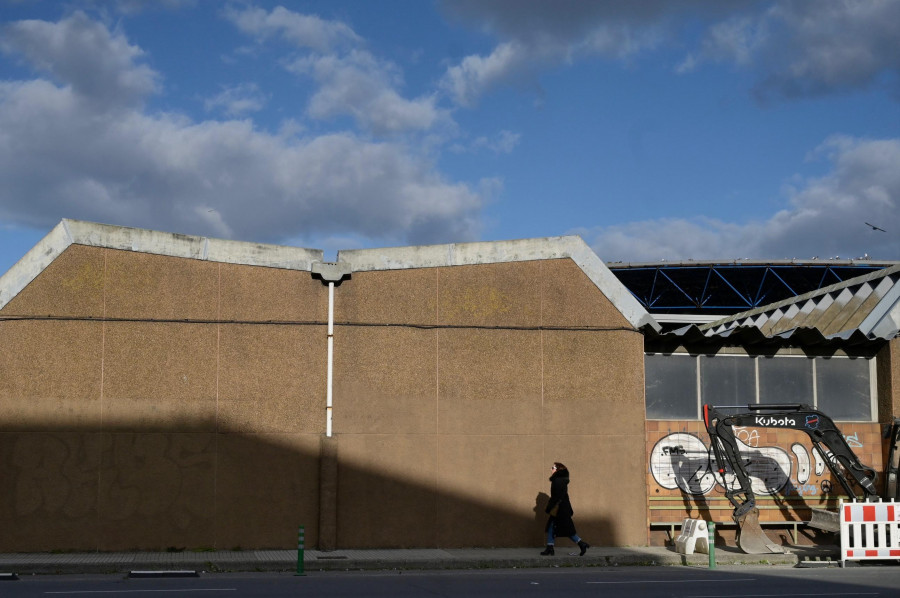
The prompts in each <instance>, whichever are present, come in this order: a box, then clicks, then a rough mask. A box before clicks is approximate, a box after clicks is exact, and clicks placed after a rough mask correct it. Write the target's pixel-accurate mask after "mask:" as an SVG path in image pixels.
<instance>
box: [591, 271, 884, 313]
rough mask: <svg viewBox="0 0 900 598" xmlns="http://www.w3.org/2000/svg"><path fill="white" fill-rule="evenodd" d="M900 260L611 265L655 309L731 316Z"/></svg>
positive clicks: (636, 296)
mask: <svg viewBox="0 0 900 598" xmlns="http://www.w3.org/2000/svg"><path fill="white" fill-rule="evenodd" d="M897 264H900V262H888V261H874V260H838V259H833V260H775V261H756V260H753V261H751V260H734V261H709V262H695V261H686V262H658V263H638V264H632V263H615V262H613V263H607V266H608V267H609V269H610V270H611V271H612V272H613V274H615V275H616V277H617V278H618V279H619V280H620V281H621V282H622V284H624V285H625V287H626V288H627V289H628V290H629V291H630V292H631V293H632V295H634V297H635V298H636V299H637V300H638V301H639V302H640V303H641V305H642V306H643V307H644V308H645V309H646V310H647V311H648V312H650V313H651V314H653V315H663V314H683V315H697V316H721V317H725V316H729V315H732V314H735V313H739V312H743V311H747V310H752V309H757V308H760V307H762V306H765V305H769V304H772V303H776V302H778V301H783V300H786V299H789V298H791V297H796V296H798V295H804V294H806V293H810V292H813V291H817V290H819V289H823V288H825V287H828V286H830V285H834V284H840V283H842V282H845V281H847V280H850V279H852V278H856V277H859V276H863V275H865V274H869V273H872V272H877V271H879V270H882V269H884V268H888V267H891V266H894V265H897Z"/></svg>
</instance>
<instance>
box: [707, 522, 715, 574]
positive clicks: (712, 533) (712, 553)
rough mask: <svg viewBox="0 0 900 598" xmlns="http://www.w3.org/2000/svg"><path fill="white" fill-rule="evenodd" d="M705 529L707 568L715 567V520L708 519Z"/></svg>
mask: <svg viewBox="0 0 900 598" xmlns="http://www.w3.org/2000/svg"><path fill="white" fill-rule="evenodd" d="M706 529H707V530H709V540H708V542H709V568H710V569H715V568H716V522H715V521H710V522H709V523H708V524H707V526H706Z"/></svg>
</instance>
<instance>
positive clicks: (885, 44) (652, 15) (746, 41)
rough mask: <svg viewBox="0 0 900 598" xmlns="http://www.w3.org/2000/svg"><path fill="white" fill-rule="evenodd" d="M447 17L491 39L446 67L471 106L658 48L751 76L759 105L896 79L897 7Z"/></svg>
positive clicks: (528, 7) (607, 5)
mask: <svg viewBox="0 0 900 598" xmlns="http://www.w3.org/2000/svg"><path fill="white" fill-rule="evenodd" d="M442 5H443V6H444V7H445V10H446V12H447V13H448V14H449V15H451V16H453V17H456V18H458V19H460V20H461V21H463V22H465V23H468V24H473V25H476V26H477V27H479V28H481V29H482V30H484V31H486V32H488V33H490V34H492V35H494V36H496V38H497V40H498V43H497V45H496V46H495V48H494V49H493V51H491V52H489V53H487V54H485V55H472V56H467V57H465V58H463V59H462V60H461V61H460V62H459V63H458V64H456V65H452V66H450V67H449V68H448V69H447V72H446V74H445V75H444V80H443V83H442V84H443V88H444V89H445V90H446V91H447V92H448V93H449V95H450V97H452V98H453V99H454V100H455V101H456V102H457V103H458V104H460V105H463V106H471V105H473V104H474V103H475V102H476V101H477V99H478V98H479V97H480V96H481V95H482V94H484V93H486V92H488V91H490V90H491V89H493V88H495V87H497V86H499V85H509V84H518V83H519V82H521V80H522V79H526V78H530V79H532V80H536V79H537V76H538V75H539V74H540V72H541V71H543V70H545V69H548V68H554V67H557V66H558V65H560V64H563V63H565V62H567V61H571V60H578V59H584V58H588V57H593V56H598V57H602V58H606V59H611V60H633V59H635V58H636V57H640V56H642V55H644V54H646V53H648V52H650V51H652V50H655V49H657V48H659V47H661V46H663V45H669V46H671V47H684V46H687V47H688V48H691V46H692V45H694V41H693V39H692V33H691V32H692V31H694V30H699V31H700V32H701V41H700V43H699V45H698V46H697V47H696V48H691V49H689V50H688V51H687V54H686V56H685V58H684V59H683V60H682V62H681V63H680V64H679V65H677V67H676V70H677V71H678V72H681V73H688V72H691V71H693V70H696V69H698V68H699V67H700V66H702V65H703V64H705V63H710V62H716V63H729V64H735V65H737V66H738V67H741V68H746V69H749V70H751V72H753V73H754V74H755V76H756V78H757V84H756V88H755V90H754V92H755V93H756V94H757V95H758V96H760V97H770V96H775V97H781V98H795V97H804V96H811V95H822V94H828V93H836V92H842V91H846V90H853V89H863V88H867V87H870V86H873V85H882V84H885V83H886V81H885V80H886V79H887V81H889V82H890V83H891V84H893V85H895V86H896V85H897V83H898V78H900V34H898V28H897V23H900V0H872V1H869V2H845V1H827V2H808V1H805V0H782V1H773V0H741V1H737V0H734V1H730V2H704V1H702V0H685V1H682V2H670V1H668V2H667V1H665V0H645V1H642V2H634V1H624V0H623V1H618V0H609V1H607V2H583V1H580V0H559V1H558V2H542V1H540V0H444V1H443V3H442Z"/></svg>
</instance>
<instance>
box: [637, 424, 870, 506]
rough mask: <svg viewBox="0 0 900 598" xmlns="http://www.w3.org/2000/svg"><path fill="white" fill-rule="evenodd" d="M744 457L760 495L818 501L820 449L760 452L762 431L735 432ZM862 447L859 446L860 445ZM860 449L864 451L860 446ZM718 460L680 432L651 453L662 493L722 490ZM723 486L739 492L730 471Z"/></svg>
mask: <svg viewBox="0 0 900 598" xmlns="http://www.w3.org/2000/svg"><path fill="white" fill-rule="evenodd" d="M735 436H736V437H737V442H738V446H739V448H740V451H741V454H742V455H743V456H744V457H746V459H747V460H748V461H749V464H748V466H747V473H748V474H749V475H750V481H751V485H752V488H753V492H755V493H756V494H769V495H774V494H783V495H788V496H789V495H798V496H804V495H814V494H818V493H819V491H820V490H822V491H827V490H826V489H825V488H824V487H820V486H818V485H816V484H810V483H809V480H810V478H811V475H812V473H813V472H814V473H815V475H816V476H821V475H822V474H823V473H824V472H825V469H826V465H825V459H828V458H832V457H831V456H830V455H822V454H820V453H819V451H818V450H817V449H815V448H812V449H807V447H806V446H804V445H803V444H800V443H799V442H795V443H793V444H792V445H791V448H790V451H786V450H784V449H783V448H781V447H777V446H760V445H759V433H758V431H757V430H749V429H746V428H735ZM857 442H858V440H857ZM860 446H861V445H860ZM715 463H716V460H715V455H714V454H713V450H712V447H711V446H707V445H706V443H704V442H703V441H702V440H701V439H700V438H698V437H697V436H695V435H693V434H689V433H687V432H675V433H671V434H668V435H666V436H664V437H663V438H661V439H660V440H659V442H657V443H656V445H654V447H653V450H652V451H651V453H650V473H651V474H652V475H653V479H654V480H656V483H657V484H659V485H660V486H661V487H663V488H666V489H668V490H680V491H682V492H684V493H686V494H692V495H703V494H709V493H710V492H711V491H712V490H713V489H714V488H715V487H716V486H719V487H720V488H721V487H722V484H723V476H720V475H717V474H716V469H715V468H716V465H715ZM724 484H725V485H726V486H727V488H728V489H729V490H736V489H738V488H739V484H738V483H737V478H736V477H735V475H734V473H733V472H732V471H731V468H730V467H727V466H726V470H725V475H724Z"/></svg>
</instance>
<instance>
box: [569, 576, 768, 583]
mask: <svg viewBox="0 0 900 598" xmlns="http://www.w3.org/2000/svg"><path fill="white" fill-rule="evenodd" d="M709 581H712V580H710V578H708V577H702V578H698V579H659V580H650V581H647V580H643V579H636V580H634V581H586V582H584V583H595V584H597V583H606V584H614V583H619V584H623V583H639V584H645V583H697V582H709ZM733 581H756V578H755V577H745V578H743V579H729V580H728V582H729V583H731V582H733Z"/></svg>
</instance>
